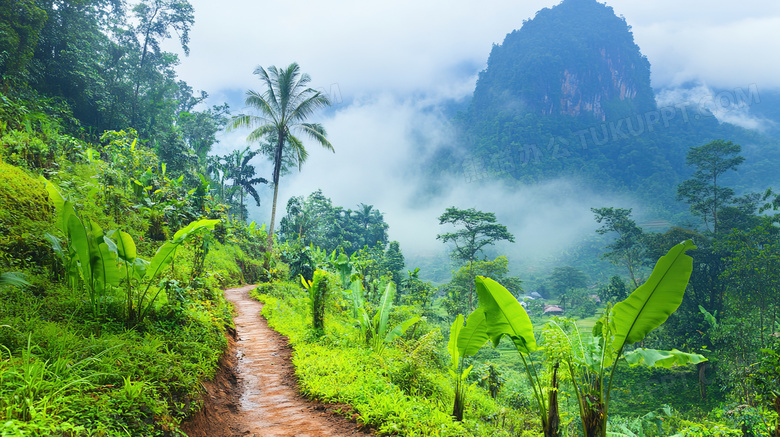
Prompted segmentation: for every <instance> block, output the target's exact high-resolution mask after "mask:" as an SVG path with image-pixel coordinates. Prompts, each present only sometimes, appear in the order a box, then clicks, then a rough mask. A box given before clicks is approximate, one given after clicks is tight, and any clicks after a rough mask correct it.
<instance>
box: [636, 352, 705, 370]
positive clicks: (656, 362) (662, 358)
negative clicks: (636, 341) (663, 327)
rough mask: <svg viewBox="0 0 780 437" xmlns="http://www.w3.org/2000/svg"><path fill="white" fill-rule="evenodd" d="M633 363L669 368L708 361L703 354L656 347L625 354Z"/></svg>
mask: <svg viewBox="0 0 780 437" xmlns="http://www.w3.org/2000/svg"><path fill="white" fill-rule="evenodd" d="M623 356H624V357H625V359H626V361H628V363H629V364H631V365H638V364H642V365H645V366H647V367H663V368H665V369H669V368H671V367H672V366H682V365H685V364H688V363H691V364H698V363H702V362H704V361H707V358H705V357H704V356H702V355H699V354H688V353H685V352H680V351H678V350H677V349H672V350H670V351H659V350H655V349H645V348H639V349H637V350H633V351H631V352H629V353H627V354H625V355H623Z"/></svg>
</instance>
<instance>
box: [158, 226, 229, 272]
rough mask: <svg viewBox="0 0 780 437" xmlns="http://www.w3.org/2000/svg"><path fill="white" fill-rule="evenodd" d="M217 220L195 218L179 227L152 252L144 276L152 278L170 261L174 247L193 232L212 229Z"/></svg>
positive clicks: (174, 250)
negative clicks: (152, 254) (170, 237)
mask: <svg viewBox="0 0 780 437" xmlns="http://www.w3.org/2000/svg"><path fill="white" fill-rule="evenodd" d="M217 223H219V220H205V219H204V220H196V221H194V222H192V223H190V224H189V225H187V226H185V227H183V228H181V229H179V230H178V231H177V232H176V233H175V234H174V235H173V239H172V240H171V241H168V242H166V243H165V244H163V245H162V246H160V248H159V249H157V252H156V253H155V254H154V257H153V258H152V261H151V262H150V265H149V268H148V269H147V270H146V276H147V277H148V278H149V280H150V281H151V280H153V279H154V278H155V277H156V276H157V275H158V274H159V273H160V272H161V271H162V269H164V268H165V266H167V265H168V264H170V263H171V261H172V259H173V255H174V254H175V253H176V249H177V248H178V247H179V246H180V245H181V243H183V242H184V241H185V240H186V239H187V237H189V236H190V235H193V234H195V233H196V232H198V231H200V230H202V229H214V226H215V225H216V224H217Z"/></svg>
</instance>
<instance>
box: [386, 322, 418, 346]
mask: <svg viewBox="0 0 780 437" xmlns="http://www.w3.org/2000/svg"><path fill="white" fill-rule="evenodd" d="M419 321H420V316H412V317H409V318H408V319H406V320H404V321H403V322H401V323H399V324H398V326H396V327H395V328H393V330H392V331H390V332H388V333H387V335H386V336H385V343H390V342H392V341H393V340H395V339H396V338H398V337H400V336H402V335H404V332H406V330H407V329H409V327H411V326H412V325H414V324H415V323H417V322H419Z"/></svg>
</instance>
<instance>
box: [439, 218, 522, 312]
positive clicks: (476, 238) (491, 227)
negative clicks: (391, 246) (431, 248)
mask: <svg viewBox="0 0 780 437" xmlns="http://www.w3.org/2000/svg"><path fill="white" fill-rule="evenodd" d="M439 224H440V225H445V224H450V225H454V226H457V227H462V228H461V229H458V230H457V231H455V232H447V233H445V234H439V235H437V236H436V239H437V240H441V241H442V242H444V243H447V242H450V241H451V242H453V243H454V244H455V249H454V250H453V251H452V257H453V258H454V259H456V260H460V261H463V262H467V263H468V264H469V271H470V272H472V280H471V281H469V283H470V285H469V311H471V310H473V309H474V306H473V294H474V285H473V283H474V281H473V272H474V269H473V266H474V260H475V258H476V256H477V254H478V253H479V252H481V251H482V249H483V248H484V247H485V246H489V245H493V244H496V242H497V241H502V240H506V241H509V242H512V243H514V242H515V236H514V235H512V234H511V233H510V232H509V231H508V230H507V228H506V226H504V225H502V224H500V223H497V222H496V215H495V214H493V213H492V212H482V211H477V210H476V209H474V208H469V209H458V208H455V207H454V206H453V207H450V208H447V210H445V211H444V214H442V215H441V216H440V217H439Z"/></svg>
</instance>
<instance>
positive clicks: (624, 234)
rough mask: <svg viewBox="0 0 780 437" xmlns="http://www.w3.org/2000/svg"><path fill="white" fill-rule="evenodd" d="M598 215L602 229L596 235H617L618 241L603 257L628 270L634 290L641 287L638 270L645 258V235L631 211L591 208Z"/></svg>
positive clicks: (610, 246)
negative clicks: (612, 233) (613, 233)
mask: <svg viewBox="0 0 780 437" xmlns="http://www.w3.org/2000/svg"><path fill="white" fill-rule="evenodd" d="M590 210H591V211H593V213H594V214H596V217H595V218H596V222H597V223H601V227H600V228H599V229H596V233H598V234H600V235H604V234H607V233H610V232H615V233H616V234H617V240H615V241H614V242H613V243H612V244H610V245H608V246H607V249H612V251H611V252H607V253H605V254H604V255H603V258H605V259H607V260H609V261H610V262H611V263H612V264H614V265H622V266H625V267H626V268H627V269H628V276H629V277H630V278H631V282H633V283H634V288H637V287H639V280H638V278H637V270H638V269H639V267H640V266H641V264H642V261H643V260H644V258H645V251H646V250H645V244H644V239H645V236H644V233H643V232H642V228H640V227H639V226H637V225H636V222H635V221H634V220H633V219H632V218H631V209H622V208H591V209H590Z"/></svg>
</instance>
